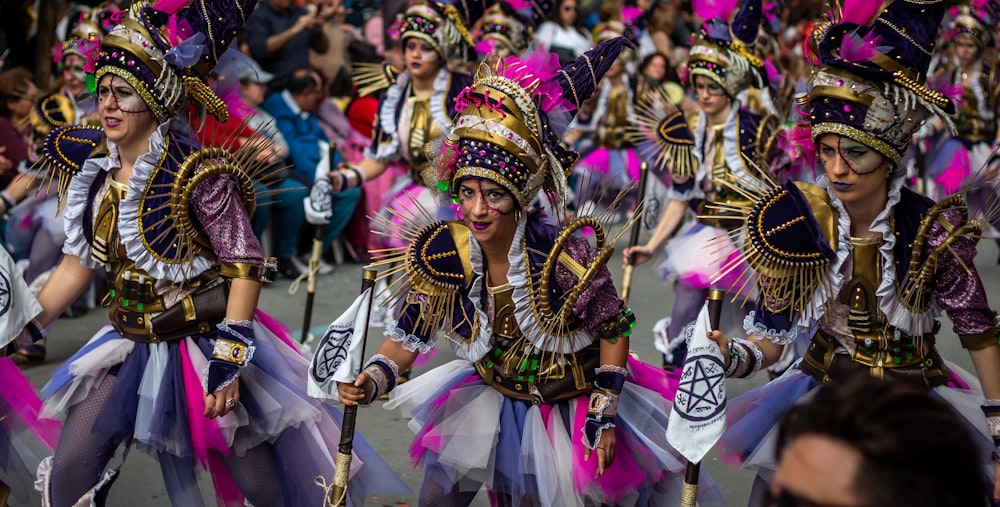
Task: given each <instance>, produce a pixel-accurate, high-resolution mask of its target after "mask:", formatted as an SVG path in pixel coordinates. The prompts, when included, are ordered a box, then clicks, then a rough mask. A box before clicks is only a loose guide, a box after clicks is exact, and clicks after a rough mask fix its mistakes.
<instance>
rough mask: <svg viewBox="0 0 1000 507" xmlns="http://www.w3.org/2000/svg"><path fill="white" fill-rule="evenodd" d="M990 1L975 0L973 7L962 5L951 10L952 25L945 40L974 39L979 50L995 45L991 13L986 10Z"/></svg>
mask: <svg viewBox="0 0 1000 507" xmlns="http://www.w3.org/2000/svg"><path fill="white" fill-rule="evenodd" d="M988 3H989V1H988V0H974V1H973V2H972V5H960V6H956V7H952V9H951V13H950V14H951V23H950V24H949V28H948V31H947V33H945V40H947V41H949V42H951V41H954V40H955V39H956V38H958V37H966V38H969V39H972V41H973V42H975V44H976V46H978V47H979V50H980V51H982V50H983V49H984V48H986V47H990V46H992V45H993V43H994V42H995V41H994V37H993V30H992V29H991V28H992V27H991V24H990V22H989V21H990V18H991V16H990V13H989V12H988V11H987V10H986V7H987V4H988Z"/></svg>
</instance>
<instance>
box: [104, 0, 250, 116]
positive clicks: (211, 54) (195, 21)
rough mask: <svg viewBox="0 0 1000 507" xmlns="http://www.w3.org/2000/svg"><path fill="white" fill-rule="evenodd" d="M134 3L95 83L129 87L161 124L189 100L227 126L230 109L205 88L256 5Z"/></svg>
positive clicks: (239, 0)
mask: <svg viewBox="0 0 1000 507" xmlns="http://www.w3.org/2000/svg"><path fill="white" fill-rule="evenodd" d="M188 3H189V0H158V1H157V2H156V3H155V4H152V5H150V4H149V2H148V1H139V2H136V3H133V4H132V6H131V7H130V8H129V9H128V11H126V13H125V15H124V16H121V18H120V23H119V24H118V25H116V26H115V27H114V28H112V29H111V31H110V32H109V33H108V35H106V36H105V37H104V39H103V41H102V47H101V53H100V57H99V58H98V62H97V71H96V79H97V80H100V78H101V77H102V76H104V75H105V74H113V75H116V76H118V77H120V78H122V79H124V80H125V81H127V82H128V83H129V84H130V85H131V86H132V87H133V88H135V90H136V92H138V94H139V96H141V97H142V100H143V102H145V103H146V105H147V106H149V108H150V109H151V110H152V112H153V115H154V116H155V117H156V119H157V120H158V121H160V122H163V121H166V120H167V119H169V118H172V117H173V116H175V115H176V114H177V113H178V112H179V111H180V109H181V107H183V106H184V105H185V104H186V103H187V102H188V101H189V100H194V101H196V102H198V103H199V104H201V105H202V106H204V107H205V109H206V110H207V111H208V112H209V113H211V114H213V115H214V116H215V117H217V118H219V119H220V120H222V121H225V120H226V119H228V117H229V111H228V109H229V106H227V104H226V103H225V102H223V100H222V99H220V98H219V97H218V96H217V95H216V94H215V93H214V92H213V91H212V89H211V88H210V87H209V86H208V84H207V83H206V78H207V77H208V76H209V75H210V73H211V72H212V70H213V68H215V66H216V64H218V63H219V60H220V59H221V58H223V54H224V53H225V52H226V51H227V48H228V47H229V44H230V43H231V42H232V41H233V40H234V39H236V36H237V34H238V33H239V31H240V29H241V28H242V27H243V25H244V24H245V23H246V19H247V17H249V16H250V13H252V12H253V9H254V6H255V5H256V3H257V0H203V1H200V2H193V3H192V4H191V5H187V4H188Z"/></svg>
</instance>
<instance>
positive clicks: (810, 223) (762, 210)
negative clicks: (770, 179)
mask: <svg viewBox="0 0 1000 507" xmlns="http://www.w3.org/2000/svg"><path fill="white" fill-rule="evenodd" d="M757 188H758V189H759V190H756V191H744V192H746V193H747V195H748V196H749V197H751V202H750V204H748V205H747V206H740V207H734V206H730V205H713V206H711V208H712V209H717V210H718V211H721V212H725V213H737V214H739V215H742V218H743V220H744V221H745V225H744V226H743V228H742V230H741V231H736V232H734V233H738V234H742V235H744V238H745V240H744V242H743V251H742V254H743V256H742V259H741V258H740V257H736V258H734V259H731V260H729V261H726V262H725V263H724V264H723V267H722V269H721V271H720V272H721V273H723V274H725V273H728V272H730V271H731V270H733V269H735V268H736V267H737V265H738V264H739V263H740V262H741V261H742V260H746V262H747V264H749V265H750V268H751V270H750V271H747V272H745V273H744V275H743V280H742V282H741V283H742V285H744V286H745V285H746V284H748V283H751V282H756V283H757V285H758V288H759V289H760V292H761V300H762V303H763V305H764V307H765V308H766V309H767V310H768V311H770V312H772V313H785V312H789V311H791V312H799V311H803V310H806V309H807V308H808V307H809V305H810V304H811V302H812V301H813V297H814V295H815V293H816V291H817V290H820V289H821V288H822V286H823V284H824V282H825V281H826V280H827V279H828V276H827V275H828V272H829V270H830V268H831V265H832V263H833V261H834V260H835V259H836V257H837V241H838V239H837V238H838V232H837V219H838V216H839V214H838V212H837V210H836V208H834V206H833V204H832V203H831V202H830V198H829V196H828V195H827V192H826V191H825V190H824V189H822V188H820V187H818V186H816V185H813V184H809V183H802V182H788V183H785V184H784V185H774V184H773V183H772V184H770V185H769V186H767V185H764V186H761V187H757ZM741 292H742V291H741Z"/></svg>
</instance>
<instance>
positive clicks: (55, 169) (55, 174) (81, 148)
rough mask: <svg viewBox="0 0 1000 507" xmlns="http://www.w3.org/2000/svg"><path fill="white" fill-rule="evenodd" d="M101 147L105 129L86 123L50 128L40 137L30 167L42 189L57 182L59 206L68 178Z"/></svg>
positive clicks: (64, 200)
mask: <svg viewBox="0 0 1000 507" xmlns="http://www.w3.org/2000/svg"><path fill="white" fill-rule="evenodd" d="M103 148H104V129H102V128H101V127H92V126H88V125H69V126H64V127H57V128H53V129H52V130H51V131H49V133H48V135H46V136H45V139H44V140H43V141H42V145H41V147H40V149H39V155H40V156H39V159H38V160H37V161H36V162H35V163H34V165H32V171H34V172H36V174H38V175H39V176H40V178H37V179H36V181H39V182H40V183H41V188H42V191H43V192H49V191H50V190H51V186H52V183H53V182H55V183H56V191H57V192H58V196H59V203H60V206H62V205H63V204H65V202H66V190H67V188H68V187H69V182H70V181H71V180H72V179H73V177H74V176H76V175H77V174H79V173H80V169H81V168H82V167H83V163H84V161H86V160H87V159H88V158H90V157H91V156H93V155H94V154H95V153H96V152H100V151H102V150H103Z"/></svg>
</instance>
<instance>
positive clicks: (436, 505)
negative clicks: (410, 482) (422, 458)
mask: <svg viewBox="0 0 1000 507" xmlns="http://www.w3.org/2000/svg"><path fill="white" fill-rule="evenodd" d="M446 480H447V478H446V476H445V474H444V472H443V471H442V470H441V469H440V467H437V466H428V467H427V468H426V469H425V470H424V483H423V484H422V485H421V486H420V498H419V501H418V503H417V505H419V506H420V507H467V506H468V505H469V504H470V503H472V500H473V499H474V498H475V497H476V493H477V492H476V491H459V490H458V485H455V486H452V488H451V489H450V490H448V491H445V488H444V486H443V483H444V482H445V481H446Z"/></svg>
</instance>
